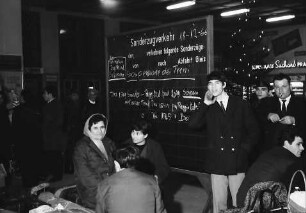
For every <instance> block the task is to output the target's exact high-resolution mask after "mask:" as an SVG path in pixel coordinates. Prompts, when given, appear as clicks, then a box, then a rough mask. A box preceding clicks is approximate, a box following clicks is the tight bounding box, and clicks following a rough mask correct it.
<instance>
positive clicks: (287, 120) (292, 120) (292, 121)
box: [279, 115, 295, 125]
mask: <svg viewBox="0 0 306 213" xmlns="http://www.w3.org/2000/svg"><path fill="white" fill-rule="evenodd" d="M279 122H280V123H281V124H286V125H294V124H295V118H294V117H293V116H289V115H287V116H285V117H282V118H281V119H280V120H279Z"/></svg>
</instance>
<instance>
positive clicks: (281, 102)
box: [278, 95, 291, 110]
mask: <svg viewBox="0 0 306 213" xmlns="http://www.w3.org/2000/svg"><path fill="white" fill-rule="evenodd" d="M290 99H291V95H289V96H288V97H287V98H286V99H280V98H279V99H278V100H279V103H280V104H281V110H283V109H282V106H283V100H286V102H285V105H286V109H287V108H288V104H289V102H290Z"/></svg>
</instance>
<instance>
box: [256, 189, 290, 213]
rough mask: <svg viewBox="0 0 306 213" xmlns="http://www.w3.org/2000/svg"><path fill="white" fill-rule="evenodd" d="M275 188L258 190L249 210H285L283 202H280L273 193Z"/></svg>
mask: <svg viewBox="0 0 306 213" xmlns="http://www.w3.org/2000/svg"><path fill="white" fill-rule="evenodd" d="M275 190H276V189H275V188H272V189H269V188H267V189H263V190H260V191H258V193H257V194H256V197H255V199H254V203H253V210H252V211H251V212H257V213H270V212H278V213H280V212H283V213H286V212H287V210H286V209H287V208H286V207H285V206H286V204H285V203H281V202H280V201H279V199H278V198H277V197H276V195H275Z"/></svg>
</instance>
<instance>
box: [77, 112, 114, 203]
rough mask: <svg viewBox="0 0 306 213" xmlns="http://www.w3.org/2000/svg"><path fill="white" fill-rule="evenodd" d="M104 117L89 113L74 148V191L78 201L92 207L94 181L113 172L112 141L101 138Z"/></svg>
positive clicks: (98, 181)
mask: <svg viewBox="0 0 306 213" xmlns="http://www.w3.org/2000/svg"><path fill="white" fill-rule="evenodd" d="M107 124H108V121H107V118H106V117H105V116H104V115H102V114H93V115H91V116H90V117H89V118H88V119H87V121H86V122H85V125H84V131H83V134H84V137H83V138H81V139H80V140H79V141H78V143H77V145H76V147H75V150H74V156H73V163H74V173H75V176H76V181H77V190H78V193H79V196H80V198H81V204H82V205H83V206H85V207H87V208H90V209H95V207H96V193H97V187H98V183H100V182H101V181H102V180H104V179H105V178H106V177H108V176H110V175H111V174H113V173H114V172H115V164H114V159H113V156H112V154H113V152H114V151H115V144H114V142H113V141H112V140H110V139H109V138H107V137H105V135H106V131H107Z"/></svg>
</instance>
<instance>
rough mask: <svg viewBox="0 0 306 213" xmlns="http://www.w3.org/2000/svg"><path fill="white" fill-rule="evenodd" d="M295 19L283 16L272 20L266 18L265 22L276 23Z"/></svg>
mask: <svg viewBox="0 0 306 213" xmlns="http://www.w3.org/2000/svg"><path fill="white" fill-rule="evenodd" d="M293 18H295V15H285V16H277V17H272V18H267V19H266V22H276V21H283V20H289V19H293Z"/></svg>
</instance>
